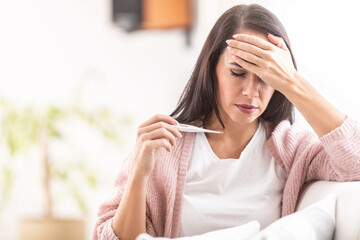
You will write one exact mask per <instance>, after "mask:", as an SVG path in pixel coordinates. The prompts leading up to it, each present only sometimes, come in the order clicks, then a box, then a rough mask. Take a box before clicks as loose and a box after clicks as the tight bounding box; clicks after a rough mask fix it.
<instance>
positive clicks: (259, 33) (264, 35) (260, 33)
mask: <svg viewBox="0 0 360 240" xmlns="http://www.w3.org/2000/svg"><path fill="white" fill-rule="evenodd" d="M237 33H242V34H248V35H253V36H256V37H259V38H262V39H264V40H265V41H267V42H269V39H268V37H267V34H265V33H262V32H257V31H255V30H252V29H243V30H241V31H240V30H238V31H236V32H235V34H237Z"/></svg>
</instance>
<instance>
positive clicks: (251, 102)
mask: <svg viewBox="0 0 360 240" xmlns="http://www.w3.org/2000/svg"><path fill="white" fill-rule="evenodd" d="M242 33H245V34H251V35H255V36H257V37H260V38H262V39H265V40H267V41H268V39H267V37H266V35H265V34H261V33H257V32H254V31H242ZM216 74H217V79H218V89H217V90H218V91H217V98H218V99H217V100H218V105H219V106H218V108H219V111H220V114H221V117H222V119H223V120H224V121H225V122H226V120H232V121H234V122H236V123H241V124H248V123H252V122H254V121H255V120H257V119H258V117H259V116H260V115H261V114H262V113H263V112H264V111H265V109H266V107H267V105H268V103H269V101H270V99H271V97H272V95H273V93H274V88H272V87H270V86H269V85H267V84H266V83H265V82H263V81H262V80H261V79H260V78H259V77H258V76H256V75H255V74H253V73H252V72H250V71H248V70H246V69H244V68H242V67H241V66H239V65H238V64H237V63H235V62H234V60H233V59H232V57H231V54H230V52H229V50H228V49H225V51H224V52H223V53H222V54H221V55H220V57H219V61H218V64H217V66H216Z"/></svg>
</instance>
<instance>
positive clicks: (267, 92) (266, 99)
mask: <svg viewBox="0 0 360 240" xmlns="http://www.w3.org/2000/svg"><path fill="white" fill-rule="evenodd" d="M274 92H275V90H274V89H273V88H268V89H266V90H264V91H263V93H262V96H263V97H262V101H263V103H264V105H266V106H267V105H268V103H269V102H270V99H271V97H272V96H273V94H274Z"/></svg>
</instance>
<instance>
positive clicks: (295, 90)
mask: <svg viewBox="0 0 360 240" xmlns="http://www.w3.org/2000/svg"><path fill="white" fill-rule="evenodd" d="M311 91H312V87H309V83H308V82H307V81H306V80H305V79H304V78H303V77H302V76H301V75H300V74H299V73H298V72H297V71H295V73H294V74H293V76H292V77H291V79H290V80H289V81H287V84H286V85H285V86H284V87H283V89H282V90H281V91H280V92H281V93H282V94H283V95H284V96H285V97H286V98H287V99H289V101H290V102H292V103H294V102H293V101H295V100H296V99H297V98H298V97H300V96H309V92H311Z"/></svg>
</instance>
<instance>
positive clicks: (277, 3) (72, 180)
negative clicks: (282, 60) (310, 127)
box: [0, 0, 360, 240]
mask: <svg viewBox="0 0 360 240" xmlns="http://www.w3.org/2000/svg"><path fill="white" fill-rule="evenodd" d="M241 3H246V4H250V3H259V4H262V5H263V6H265V7H266V8H268V9H269V10H271V11H272V12H274V13H275V14H276V15H277V16H278V17H279V19H280V20H281V21H282V23H283V24H284V26H285V28H286V29H287V31H288V35H289V37H290V41H291V44H292V48H293V52H294V54H295V58H296V60H297V64H298V70H299V72H300V73H301V74H302V75H303V76H304V77H305V78H306V79H307V80H308V81H309V82H311V83H312V85H313V86H315V88H316V89H317V90H319V91H320V92H321V93H322V94H323V95H324V96H325V97H326V98H327V99H328V100H329V101H330V102H331V103H332V104H334V105H335V106H336V107H337V108H339V109H340V110H341V111H342V112H344V113H346V114H348V115H349V116H351V117H353V118H355V119H357V120H359V119H360V108H359V107H358V103H359V102H360V94H359V86H360V84H359V81H360V78H359V74H358V70H359V55H360V46H359V42H360V32H359V30H358V26H357V25H358V23H359V22H360V15H359V14H358V9H359V8H358V7H359V6H358V5H359V4H358V2H357V1H355V0H343V1H341V2H339V1H331V0H330V1H325V0H323V1H312V0H301V1H300V0H293V1H286V0H259V1H235V0H188V1H186V0H147V1H146V0H143V1H139V0H133V1H124V0H123V1H120V0H118V1H117V0H52V1H48V0H47V1H45V0H0V123H1V125H0V174H1V175H0V239H4V240H18V239H30V238H26V235H30V233H29V232H31V231H34V229H36V230H38V229H41V228H39V226H38V225H36V224H37V223H38V222H39V221H42V220H43V219H60V220H61V219H68V220H69V221H70V220H71V221H75V220H76V221H77V222H76V224H79V225H73V226H76V227H75V228H76V229H81V230H80V231H83V232H84V234H83V235H82V234H81V233H80V234H79V237H77V236H75V234H74V235H73V236H72V237H68V238H67V239H91V236H92V230H93V226H94V224H95V221H96V213H97V209H98V206H99V205H100V203H101V202H103V201H104V200H106V199H108V198H109V197H110V196H111V193H112V186H113V181H114V179H115V177H116V174H117V171H118V170H119V168H120V166H121V161H122V159H124V157H126V155H127V153H128V152H129V151H130V149H131V148H132V146H133V145H134V143H135V137H136V136H135V135H136V128H137V126H138V125H139V124H140V123H141V122H143V121H145V120H146V119H147V118H149V117H151V116H152V115H153V114H155V113H162V114H170V113H171V112H172V110H173V109H174V108H175V106H176V103H177V101H178V99H179V97H180V95H181V92H182V90H183V88H184V86H185V84H186V82H187V80H188V78H189V77H190V74H191V72H192V69H193V66H194V64H195V62H196V59H197V56H198V54H199V53H200V50H201V47H202V45H203V43H204V41H205V39H206V37H207V34H208V33H209V31H210V29H211V27H212V26H213V24H214V23H215V21H216V19H217V18H218V17H219V16H220V15H221V14H222V13H223V12H224V11H225V10H227V9H228V8H230V7H231V6H233V5H236V4H241ZM139 13H140V14H139ZM297 121H300V122H303V124H306V123H305V122H304V120H303V119H302V118H301V116H298V118H297ZM38 231H40V230H38ZM48 239H50V238H48ZM53 239H55V238H53Z"/></svg>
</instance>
